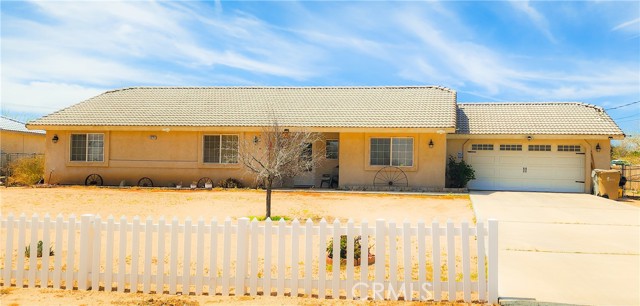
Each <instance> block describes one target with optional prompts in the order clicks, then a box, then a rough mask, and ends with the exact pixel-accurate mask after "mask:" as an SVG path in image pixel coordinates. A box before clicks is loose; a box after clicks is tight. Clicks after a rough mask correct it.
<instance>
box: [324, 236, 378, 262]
mask: <svg viewBox="0 0 640 306" xmlns="http://www.w3.org/2000/svg"><path fill="white" fill-rule="evenodd" d="M360 240H362V236H360V235H358V236H355V237H354V238H353V259H354V260H358V259H360V257H361V256H362V245H361V244H360ZM369 241H371V240H369ZM372 247H373V245H369V249H368V250H367V251H369V250H371V248H372ZM327 256H329V258H333V238H331V239H330V240H329V242H328V243H327ZM367 256H368V254H367ZM340 258H341V259H347V235H342V236H340Z"/></svg>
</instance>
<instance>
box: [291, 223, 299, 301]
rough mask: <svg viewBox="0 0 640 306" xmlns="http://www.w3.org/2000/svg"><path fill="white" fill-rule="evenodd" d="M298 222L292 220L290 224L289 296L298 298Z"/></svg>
mask: <svg viewBox="0 0 640 306" xmlns="http://www.w3.org/2000/svg"><path fill="white" fill-rule="evenodd" d="M299 228H300V222H299V221H298V219H294V220H293V222H291V296H293V297H297V296H298V278H299V274H298V255H299V254H298V234H299V233H298V231H299Z"/></svg>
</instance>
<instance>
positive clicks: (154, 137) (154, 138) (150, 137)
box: [149, 135, 158, 140]
mask: <svg viewBox="0 0 640 306" xmlns="http://www.w3.org/2000/svg"><path fill="white" fill-rule="evenodd" d="M149 139H151V140H156V139H158V136H156V135H149Z"/></svg>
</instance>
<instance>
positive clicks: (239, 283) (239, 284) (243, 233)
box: [234, 218, 280, 296]
mask: <svg viewBox="0 0 640 306" xmlns="http://www.w3.org/2000/svg"><path fill="white" fill-rule="evenodd" d="M248 224H249V218H240V219H238V233H237V235H236V238H237V239H238V241H237V244H236V247H237V248H238V250H237V253H236V257H237V260H236V285H235V291H234V292H235V296H243V295H244V294H245V290H244V289H245V287H244V279H245V277H246V276H247V225H248ZM278 269H280V267H278Z"/></svg>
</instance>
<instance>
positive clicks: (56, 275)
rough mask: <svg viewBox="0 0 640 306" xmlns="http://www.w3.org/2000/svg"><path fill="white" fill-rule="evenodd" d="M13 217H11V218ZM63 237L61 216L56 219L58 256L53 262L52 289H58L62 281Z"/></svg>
mask: <svg viewBox="0 0 640 306" xmlns="http://www.w3.org/2000/svg"><path fill="white" fill-rule="evenodd" d="M12 217H13V216H12ZM63 235H64V219H63V217H62V214H58V216H57V217H56V248H55V251H56V253H57V254H58V255H57V256H56V259H55V260H54V262H53V288H54V289H60V283H61V281H62V237H63Z"/></svg>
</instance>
